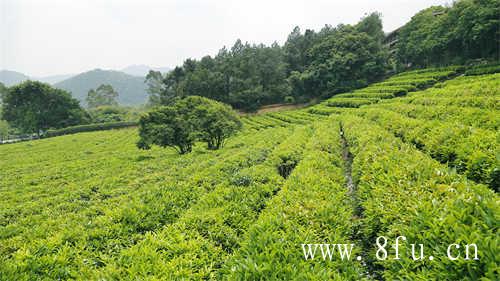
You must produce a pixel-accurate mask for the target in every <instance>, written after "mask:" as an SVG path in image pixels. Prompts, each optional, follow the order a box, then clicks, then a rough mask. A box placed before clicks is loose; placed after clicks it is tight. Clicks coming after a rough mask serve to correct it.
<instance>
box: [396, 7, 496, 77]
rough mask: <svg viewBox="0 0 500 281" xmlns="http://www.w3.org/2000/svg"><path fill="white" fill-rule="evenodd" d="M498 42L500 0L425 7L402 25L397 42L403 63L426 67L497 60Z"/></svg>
mask: <svg viewBox="0 0 500 281" xmlns="http://www.w3.org/2000/svg"><path fill="white" fill-rule="evenodd" d="M499 46H500V0H461V1H456V2H455V3H454V4H453V5H452V6H451V7H442V6H433V7H430V8H428V9H425V10H422V11H420V12H419V13H417V14H416V15H415V16H413V17H412V19H411V21H410V22H409V23H407V24H406V25H405V26H403V27H402V28H401V30H400V34H399V40H398V42H397V44H396V48H397V58H398V60H399V61H400V62H401V63H405V64H406V63H411V64H413V65H415V66H424V67H425V66H431V65H446V64H453V63H455V64H461V63H464V62H466V61H467V60H471V59H478V58H486V59H488V58H489V59H494V60H498V59H499V55H500V49H499V48H500V47H499Z"/></svg>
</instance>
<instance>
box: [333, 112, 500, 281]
mask: <svg viewBox="0 0 500 281" xmlns="http://www.w3.org/2000/svg"><path fill="white" fill-rule="evenodd" d="M342 123H343V126H344V130H345V135H346V137H347V139H348V142H349V144H350V148H351V151H352V153H353V154H354V161H353V176H354V178H355V182H356V184H357V193H358V194H357V197H358V198H359V201H360V204H361V206H362V209H363V215H362V226H363V227H362V228H361V229H362V232H363V237H364V239H365V240H366V241H371V243H372V244H373V245H374V246H375V242H376V238H377V237H379V236H385V237H386V238H387V239H388V242H387V245H385V250H386V251H387V253H388V256H387V259H385V260H382V261H378V260H375V258H374V260H372V261H371V262H372V263H374V264H375V267H374V268H375V272H374V274H375V275H378V276H381V277H382V278H383V279H386V280H463V279H465V280H480V279H481V280H483V279H484V280H495V279H496V276H497V274H498V272H496V271H497V270H498V267H497V265H496V259H497V258H496V255H497V252H498V239H497V238H498V234H499V233H498V226H499V224H498V218H497V216H498V214H499V212H500V208H499V206H500V205H499V204H498V203H499V199H498V196H497V195H496V194H495V193H494V192H492V191H491V190H489V189H488V188H486V187H485V186H482V185H477V184H475V183H472V182H470V181H467V180H466V179H464V178H463V177H461V176H460V175H457V174H455V173H454V172H453V171H452V170H450V169H448V167H446V166H444V165H442V164H439V163H438V162H436V161H434V160H432V159H431V158H429V157H428V156H426V155H425V154H423V153H421V152H419V151H418V150H417V149H415V148H414V147H412V146H411V145H408V144H406V143H403V142H402V141H401V140H399V139H397V138H396V137H394V136H393V135H392V134H390V133H388V132H386V131H385V130H384V129H383V128H381V127H379V126H377V125H376V124H373V123H371V122H368V121H366V120H364V119H362V118H359V117H354V116H349V115H344V116H342ZM400 235H403V236H405V237H406V242H405V241H402V240H400V246H399V258H400V259H394V258H395V250H394V244H395V239H396V237H397V236H400ZM381 241H382V240H381ZM379 242H380V241H379ZM411 243H413V244H417V246H416V249H417V250H416V253H417V254H416V257H418V256H419V255H420V252H419V250H418V249H419V246H418V244H423V247H424V258H423V259H422V260H413V259H412V256H411V247H410V244H411ZM453 243H457V244H459V245H460V246H461V258H460V259H458V260H455V261H454V260H450V259H449V258H448V257H447V248H448V245H450V244H453ZM473 243H475V244H476V245H477V247H478V251H479V259H478V260H473V254H472V251H471V259H470V260H465V259H464V255H465V253H464V246H465V244H473ZM380 244H383V242H380ZM378 249H379V248H378V247H373V250H372V252H371V253H370V255H371V256H373V257H375V256H376V254H377V250H378ZM453 250H454V252H453V256H456V255H457V252H456V249H455V248H453ZM381 253H383V252H379V256H380V257H382V258H383V255H381ZM431 255H432V256H433V257H434V259H430V256H431Z"/></svg>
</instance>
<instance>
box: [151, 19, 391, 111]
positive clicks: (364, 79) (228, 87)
mask: <svg viewBox="0 0 500 281" xmlns="http://www.w3.org/2000/svg"><path fill="white" fill-rule="evenodd" d="M382 39H383V32H382V21H381V19H380V15H379V14H377V13H373V14H371V15H369V16H367V17H365V18H363V19H362V20H361V21H360V22H359V23H358V24H356V25H354V26H351V25H339V26H337V27H331V26H325V27H324V28H323V29H321V30H320V31H319V32H315V31H313V30H306V31H305V32H304V33H302V32H301V31H300V29H299V28H298V27H296V28H295V29H294V30H293V32H292V33H291V34H290V35H289V36H288V40H287V41H286V43H285V44H284V46H282V47H281V46H279V45H278V44H277V43H274V44H272V45H271V46H266V45H263V44H260V45H255V44H254V45H251V44H249V43H242V41H241V40H237V41H236V43H235V44H234V45H233V46H232V47H231V48H230V49H227V48H225V47H224V48H222V49H221V50H220V51H219V52H218V54H217V55H216V56H215V57H211V56H205V57H203V58H202V59H200V60H193V59H187V60H186V61H185V62H184V64H183V65H182V66H178V67H176V68H175V69H173V70H172V71H171V72H169V73H167V74H165V75H162V74H161V73H159V72H154V71H151V72H150V73H149V75H148V76H147V78H146V82H147V83H148V86H149V92H150V102H151V103H152V104H169V103H171V102H172V101H173V100H174V99H175V98H179V97H185V96H190V95H198V96H203V97H207V98H211V99H215V100H218V101H222V102H225V103H228V104H230V105H232V106H233V107H235V108H238V109H243V110H247V111H253V110H256V109H257V108H259V107H260V106H261V105H264V104H272V103H283V102H289V103H293V102H305V101H308V100H310V99H313V98H322V97H328V96H331V95H333V94H335V93H338V92H342V91H346V90H350V89H353V88H356V87H362V86H366V85H367V84H368V83H370V82H372V81H374V80H376V79H378V78H380V77H381V76H382V75H383V74H384V72H385V69H386V57H387V52H386V50H385V49H384V48H383V45H382Z"/></svg>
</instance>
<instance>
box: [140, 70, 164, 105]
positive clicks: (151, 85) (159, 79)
mask: <svg viewBox="0 0 500 281" xmlns="http://www.w3.org/2000/svg"><path fill="white" fill-rule="evenodd" d="M144 82H145V83H146V85H147V87H148V88H147V92H148V94H149V101H148V103H149V105H157V104H161V99H162V95H163V93H164V92H165V85H164V84H163V75H162V74H161V72H160V71H154V70H150V71H149V73H148V75H146V79H145V81H144Z"/></svg>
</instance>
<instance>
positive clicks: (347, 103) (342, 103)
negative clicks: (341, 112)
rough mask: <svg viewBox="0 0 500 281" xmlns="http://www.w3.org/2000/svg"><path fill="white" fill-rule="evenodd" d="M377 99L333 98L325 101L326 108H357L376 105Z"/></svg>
mask: <svg viewBox="0 0 500 281" xmlns="http://www.w3.org/2000/svg"><path fill="white" fill-rule="evenodd" d="M376 102H377V99H368V98H365V99H362V98H333V99H330V100H328V101H326V105H327V106H331V107H351V108H357V107H360V106H362V105H367V104H372V103H376Z"/></svg>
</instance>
